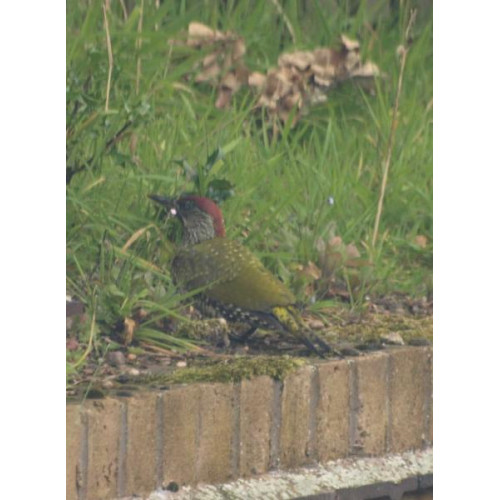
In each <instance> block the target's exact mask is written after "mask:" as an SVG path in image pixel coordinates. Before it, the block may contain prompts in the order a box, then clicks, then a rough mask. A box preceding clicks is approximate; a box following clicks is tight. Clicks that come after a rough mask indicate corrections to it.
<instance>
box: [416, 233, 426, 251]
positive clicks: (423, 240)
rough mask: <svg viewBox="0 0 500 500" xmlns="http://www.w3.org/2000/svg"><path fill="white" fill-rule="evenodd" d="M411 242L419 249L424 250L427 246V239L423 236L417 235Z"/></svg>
mask: <svg viewBox="0 0 500 500" xmlns="http://www.w3.org/2000/svg"><path fill="white" fill-rule="evenodd" d="M413 241H414V243H415V245H417V246H419V247H420V248H425V247H426V246H427V238H426V237H425V236H424V235H423V234H417V236H415V239H414V240H413Z"/></svg>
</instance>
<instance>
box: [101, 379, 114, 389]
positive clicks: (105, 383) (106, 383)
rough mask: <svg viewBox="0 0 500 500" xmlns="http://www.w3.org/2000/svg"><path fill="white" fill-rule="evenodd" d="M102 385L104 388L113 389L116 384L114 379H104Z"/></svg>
mask: <svg viewBox="0 0 500 500" xmlns="http://www.w3.org/2000/svg"><path fill="white" fill-rule="evenodd" d="M102 386H103V388H104V389H111V388H112V387H113V386H114V384H113V381H112V380H103V381H102Z"/></svg>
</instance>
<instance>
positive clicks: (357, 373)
mask: <svg viewBox="0 0 500 500" xmlns="http://www.w3.org/2000/svg"><path fill="white" fill-rule="evenodd" d="M388 359H389V357H388V356H387V355H386V354H384V353H372V354H370V355H368V356H366V357H361V358H358V359H356V360H355V361H351V362H350V364H351V371H350V377H351V380H350V385H351V402H350V412H351V415H350V418H351V421H350V448H351V453H352V454H355V455H381V454H383V453H384V452H385V450H386V442H387V432H388V419H389V408H388V380H387V379H388Z"/></svg>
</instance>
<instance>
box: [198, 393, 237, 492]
mask: <svg viewBox="0 0 500 500" xmlns="http://www.w3.org/2000/svg"><path fill="white" fill-rule="evenodd" d="M199 388H200V427H199V445H198V450H197V453H196V480H197V481H199V482H207V483H216V482H222V481H227V480H228V479H232V478H233V477H234V467H233V455H234V454H233V433H234V413H233V412H234V386H233V384H200V386H199Z"/></svg>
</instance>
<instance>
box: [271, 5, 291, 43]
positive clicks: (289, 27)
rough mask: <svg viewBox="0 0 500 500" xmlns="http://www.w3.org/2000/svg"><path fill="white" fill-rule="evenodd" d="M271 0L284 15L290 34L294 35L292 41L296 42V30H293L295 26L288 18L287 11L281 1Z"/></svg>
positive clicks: (281, 14)
mask: <svg viewBox="0 0 500 500" xmlns="http://www.w3.org/2000/svg"><path fill="white" fill-rule="evenodd" d="M271 2H272V3H273V5H274V6H275V7H276V10H277V11H278V14H279V15H280V16H282V17H283V20H284V21H285V25H286V27H287V29H288V31H289V33H290V36H291V37H292V42H293V43H294V44H295V42H296V38H295V31H294V30H293V26H292V23H291V22H290V19H288V16H287V15H286V12H285V11H284V10H283V7H282V6H281V4H280V3H279V1H278V0H271Z"/></svg>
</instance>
